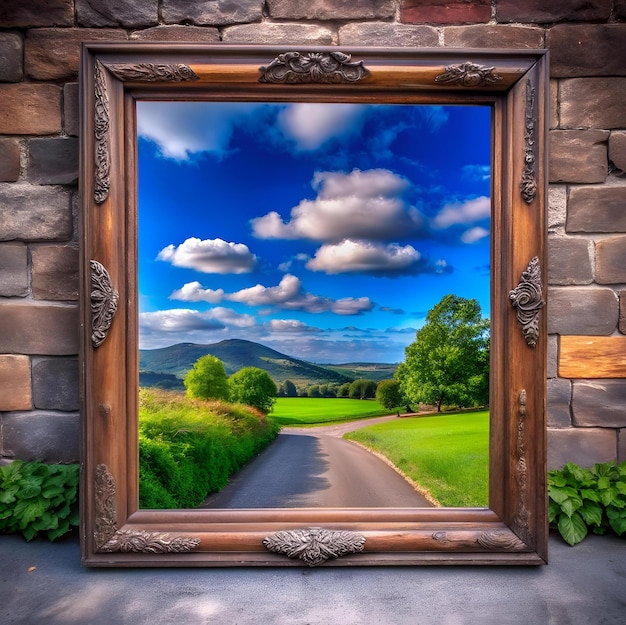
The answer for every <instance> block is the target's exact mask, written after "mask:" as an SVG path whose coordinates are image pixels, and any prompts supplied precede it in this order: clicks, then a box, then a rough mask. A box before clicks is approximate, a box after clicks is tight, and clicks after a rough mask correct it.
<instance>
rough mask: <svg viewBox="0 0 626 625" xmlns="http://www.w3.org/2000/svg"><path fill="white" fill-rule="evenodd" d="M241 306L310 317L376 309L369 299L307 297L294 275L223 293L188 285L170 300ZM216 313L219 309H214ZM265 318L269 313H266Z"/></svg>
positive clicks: (195, 283) (307, 294)
mask: <svg viewBox="0 0 626 625" xmlns="http://www.w3.org/2000/svg"><path fill="white" fill-rule="evenodd" d="M218 296H219V297H221V301H224V300H225V301H229V302H238V303H241V304H246V305H248V306H271V307H274V308H280V309H284V310H297V311H302V312H308V313H313V314H316V313H323V312H333V313H335V314H337V315H359V314H361V313H363V312H368V311H370V310H372V309H373V308H374V303H373V302H372V301H371V300H370V299H369V298H368V297H358V298H352V297H346V298H342V299H338V300H334V299H332V298H330V297H324V296H321V295H314V294H313V293H308V292H306V291H305V290H304V288H303V287H302V282H301V281H300V279H299V278H297V277H296V276H294V275H292V274H285V275H284V276H283V277H282V279H281V281H280V282H279V283H278V284H277V285H276V286H263V285H262V284H256V285H255V286H251V287H248V288H246V289H241V290H240V291H235V292H234V293H224V291H222V290H221V289H218V290H215V291H213V290H211V289H204V288H203V287H202V285H201V284H200V283H199V282H189V283H187V284H185V285H184V286H183V287H182V288H180V289H178V290H176V291H174V292H173V293H172V294H171V295H170V298H171V299H178V300H182V301H187V302H199V301H208V302H211V303H217V301H218V299H217V298H218ZM213 310H216V309H213ZM264 312H265V313H266V314H267V313H268V311H264Z"/></svg>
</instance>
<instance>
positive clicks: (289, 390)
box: [279, 380, 298, 397]
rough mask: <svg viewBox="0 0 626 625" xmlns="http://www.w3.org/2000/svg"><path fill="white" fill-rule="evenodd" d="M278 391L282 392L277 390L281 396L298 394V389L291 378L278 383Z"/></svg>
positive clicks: (295, 395)
mask: <svg viewBox="0 0 626 625" xmlns="http://www.w3.org/2000/svg"><path fill="white" fill-rule="evenodd" d="M280 391H282V392H279V395H282V396H283V397H297V396H298V389H297V388H296V385H295V384H294V383H293V382H292V381H291V380H285V381H284V382H283V383H282V384H281V385H280Z"/></svg>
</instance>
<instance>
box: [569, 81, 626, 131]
mask: <svg viewBox="0 0 626 625" xmlns="http://www.w3.org/2000/svg"><path fill="white" fill-rule="evenodd" d="M560 97H561V128H604V129H607V130H610V129H613V128H625V127H626V106H624V101H625V100H626V78H622V77H611V78H570V79H566V80H561V84H560Z"/></svg>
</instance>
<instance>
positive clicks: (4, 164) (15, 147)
mask: <svg viewBox="0 0 626 625" xmlns="http://www.w3.org/2000/svg"><path fill="white" fill-rule="evenodd" d="M19 177H20V144H19V141H18V140H17V139H7V138H0V182H15V181H16V180H17V179H18V178H19Z"/></svg>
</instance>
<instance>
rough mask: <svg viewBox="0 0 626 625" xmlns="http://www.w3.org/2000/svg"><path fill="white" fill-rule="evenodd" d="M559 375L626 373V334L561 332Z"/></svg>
mask: <svg viewBox="0 0 626 625" xmlns="http://www.w3.org/2000/svg"><path fill="white" fill-rule="evenodd" d="M559 376H560V377H563V378H624V377H626V336H562V337H561V339H560V348H559Z"/></svg>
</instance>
